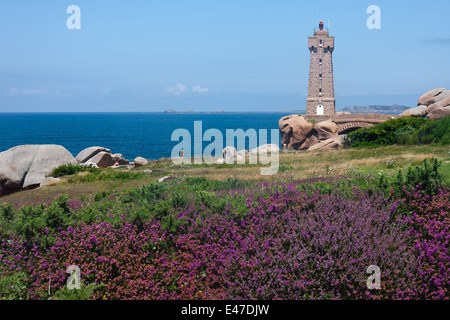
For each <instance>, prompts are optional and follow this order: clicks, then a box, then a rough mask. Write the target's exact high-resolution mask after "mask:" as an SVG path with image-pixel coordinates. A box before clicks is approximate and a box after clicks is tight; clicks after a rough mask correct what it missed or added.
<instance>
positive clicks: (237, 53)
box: [0, 0, 450, 112]
mask: <svg viewBox="0 0 450 320" xmlns="http://www.w3.org/2000/svg"><path fill="white" fill-rule="evenodd" d="M72 4H75V5H78V6H79V7H80V8H81V30H69V29H68V28H67V27H66V20H67V18H68V17H69V14H67V13H66V9H67V7H68V6H70V5H72ZM369 5H378V6H379V7H380V9H381V30H369V29H368V28H367V27H366V20H367V19H368V17H369V14H367V13H366V10H367V7H368V6H369ZM448 12H450V2H449V1H448V0H430V1H400V0H396V1H380V0H371V1H364V0H354V1H326V0H323V1H299V0H296V1H293V0H292V1H290V0H277V1H275V0H271V1H265V0H239V1H237V0H227V1H225V0H216V1H212V0H209V1H206V0H203V1H197V0H179V1H175V0H158V1H152V0H150V1H137V0H130V1H99V0H98V1H92V0H89V1H87V0H72V1H63V0H58V1H54V0H40V1H31V0H28V1H24V0H15V1H2V2H1V3H0V30H2V36H1V46H2V50H0V112H11V111H15V112H66V111H70V112H85V111H125V112H127V111H139V112H141V111H143V112H144V111H164V110H166V109H169V108H172V109H176V110H199V111H215V110H224V111H275V110H299V109H305V105H306V93H307V86H308V71H309V51H308V48H307V37H308V36H311V35H312V33H313V29H314V28H315V27H317V25H318V22H319V20H320V19H322V20H324V22H325V24H328V20H330V29H331V34H332V35H334V36H335V51H334V53H333V62H334V73H335V93H336V104H337V108H338V109H340V108H342V107H344V106H346V105H367V104H388V105H390V104H394V103H399V104H405V105H408V106H414V105H416V103H417V99H418V97H419V96H420V95H421V94H422V93H424V92H426V91H428V90H430V89H433V88H436V87H444V88H447V89H450V83H449V82H450V78H449V74H448V73H449V70H450V59H448V55H449V54H448V52H449V49H450V31H449V30H450V27H449V26H448Z"/></svg>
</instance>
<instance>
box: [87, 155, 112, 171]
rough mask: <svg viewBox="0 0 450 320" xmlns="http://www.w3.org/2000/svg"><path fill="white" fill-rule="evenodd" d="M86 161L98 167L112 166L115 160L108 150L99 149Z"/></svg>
mask: <svg viewBox="0 0 450 320" xmlns="http://www.w3.org/2000/svg"><path fill="white" fill-rule="evenodd" d="M88 162H90V163H93V164H95V165H97V167H99V168H107V167H112V166H113V165H114V164H115V162H114V160H113V157H112V155H111V153H110V152H105V151H101V152H99V153H97V154H96V155H95V156H93V157H92V158H90V159H89V160H88Z"/></svg>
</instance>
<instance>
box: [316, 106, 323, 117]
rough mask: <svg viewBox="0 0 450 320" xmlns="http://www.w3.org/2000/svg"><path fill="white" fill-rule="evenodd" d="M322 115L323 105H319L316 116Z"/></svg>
mask: <svg viewBox="0 0 450 320" xmlns="http://www.w3.org/2000/svg"><path fill="white" fill-rule="evenodd" d="M323 113H324V111H323V105H321V104H319V105H317V115H318V116H323Z"/></svg>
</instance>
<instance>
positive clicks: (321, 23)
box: [319, 20, 323, 31]
mask: <svg viewBox="0 0 450 320" xmlns="http://www.w3.org/2000/svg"><path fill="white" fill-rule="evenodd" d="M319 29H320V31H322V30H323V21H322V20H320V23H319Z"/></svg>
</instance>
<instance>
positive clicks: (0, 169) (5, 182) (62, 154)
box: [0, 145, 77, 194]
mask: <svg viewBox="0 0 450 320" xmlns="http://www.w3.org/2000/svg"><path fill="white" fill-rule="evenodd" d="M69 163H71V164H76V163H77V161H76V160H75V158H74V157H73V156H72V154H71V153H70V152H69V151H67V149H65V148H64V147H62V146H59V145H22V146H17V147H14V148H12V149H9V150H7V151H4V152H1V153H0V185H2V187H1V188H2V191H1V192H2V193H3V194H5V193H10V192H13V191H17V190H21V189H27V188H33V187H39V186H40V184H41V183H43V182H44V180H45V179H46V175H47V174H49V173H50V172H51V171H52V170H53V169H54V168H56V167H59V166H61V165H64V164H69Z"/></svg>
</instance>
